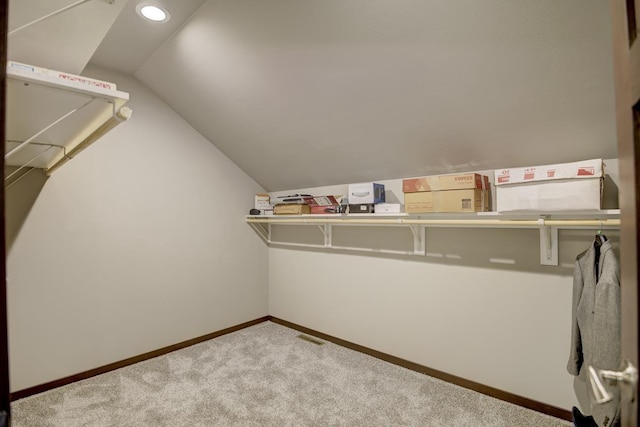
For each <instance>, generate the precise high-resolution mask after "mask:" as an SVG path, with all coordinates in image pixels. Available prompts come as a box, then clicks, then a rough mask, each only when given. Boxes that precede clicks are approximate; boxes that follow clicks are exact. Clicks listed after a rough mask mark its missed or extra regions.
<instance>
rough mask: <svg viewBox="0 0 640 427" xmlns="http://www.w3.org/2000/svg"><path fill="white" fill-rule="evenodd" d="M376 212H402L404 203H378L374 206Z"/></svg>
mask: <svg viewBox="0 0 640 427" xmlns="http://www.w3.org/2000/svg"><path fill="white" fill-rule="evenodd" d="M373 212H374V213H401V212H402V205H401V204H400V203H378V204H377V205H374V206H373Z"/></svg>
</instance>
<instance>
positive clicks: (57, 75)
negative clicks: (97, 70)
mask: <svg viewBox="0 0 640 427" xmlns="http://www.w3.org/2000/svg"><path fill="white" fill-rule="evenodd" d="M128 100H129V94H128V93H126V92H121V91H119V90H117V89H116V85H115V84H113V83H109V82H105V81H100V80H95V79H91V78H88V77H83V76H77V75H73V74H69V73H65V72H61V71H55V70H49V69H46V68H40V67H36V66H33V65H27V64H21V63H18V62H12V61H9V62H8V63H7V120H6V123H7V141H6V151H5V165H6V166H14V167H17V168H18V170H20V169H22V168H25V167H28V168H40V169H44V171H45V173H46V174H47V175H50V174H51V173H52V172H53V171H54V170H56V169H57V168H58V167H60V166H62V165H63V164H64V163H65V162H66V161H68V160H69V159H71V158H73V157H74V156H75V155H76V154H78V153H79V152H80V151H81V150H83V149H85V148H86V147H88V146H89V145H90V144H92V143H93V142H95V141H96V140H97V139H99V138H100V137H101V136H102V135H104V134H105V133H107V132H108V131H110V130H111V129H113V128H114V127H115V126H117V125H118V124H119V123H121V122H123V121H126V120H128V119H129V118H130V117H131V110H130V109H129V108H128V107H125V106H124V104H126V103H127V101H128ZM18 170H17V171H18ZM17 171H15V172H17ZM12 175H13V174H12ZM10 177H11V175H10V176H5V182H7V181H8V180H9V179H10Z"/></svg>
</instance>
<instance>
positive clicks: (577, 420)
mask: <svg viewBox="0 0 640 427" xmlns="http://www.w3.org/2000/svg"><path fill="white" fill-rule="evenodd" d="M571 414H572V415H573V425H574V426H575V427H598V424H596V422H595V420H594V419H593V417H592V416H591V415H583V414H582V412H580V410H579V409H578V408H576V407H575V406H574V407H573V408H572V410H571Z"/></svg>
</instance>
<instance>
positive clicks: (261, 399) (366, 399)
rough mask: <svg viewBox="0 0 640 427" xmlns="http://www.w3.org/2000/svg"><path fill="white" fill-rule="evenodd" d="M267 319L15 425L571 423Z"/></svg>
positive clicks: (27, 408)
mask: <svg viewBox="0 0 640 427" xmlns="http://www.w3.org/2000/svg"><path fill="white" fill-rule="evenodd" d="M298 335H300V333H299V332H297V331H295V330H292V329H289V328H286V327H284V326H281V325H278V324H275V323H272V322H265V323H261V324H259V325H255V326H252V327H250V328H247V329H243V330H241V331H238V332H234V333H232V334H228V335H225V336H222V337H218V338H215V339H213V340H210V341H207V342H204V343H201V344H197V345H194V346H192V347H189V348H186V349H183V350H179V351H176V352H173V353H170V354H167V355H165V356H161V357H158V358H155V359H151V360H148V361H145V362H141V363H138V364H136V365H132V366H129V367H126V368H123V369H120V370H117V371H114V372H110V373H107V374H104V375H100V376H97V377H94V378H90V379H88V380H84V381H81V382H78V383H74V384H71V385H68V386H65V387H61V388H58V389H55V390H51V391H49V392H46V393H42V394H39V395H35V396H31V397H28V398H25V399H21V400H18V401H15V402H13V404H12V411H13V426H14V427H58V426H59V427H75V426H78V427H79V426H86V427H94V426H95V427H107V426H109V427H129V426H132V427H133V426H141V427H142V426H149V427H164V426H166V427H169V426H171V427H198V426H202V427H204V426H206V427H210V426H225V427H226V426H243V427H245V426H247V427H249V426H256V427H258V426H259V427H269V426H274V427H275V426H278V427H282V426H296V427H299V426H300V427H301V426H349V427H352V426H353V427H359V426H362V427H375V426H385V427H386V426H420V427H430V426H434V427H436V426H437V427H441V426H451V427H466V426H469V427H471V426H473V427H483V426H487V427H489V426H490V427H519V426H522V427H561V426H571V425H572V424H571V423H569V422H566V421H563V420H559V419H557V418H553V417H549V416H546V415H543V414H540V413H537V412H535V411H531V410H528V409H525V408H521V407H519V406H516V405H512V404H509V403H506V402H503V401H500V400H496V399H493V398H490V397H487V396H484V395H482V394H479V393H476V392H473V391H470V390H467V389H464V388H460V387H457V386H454V385H451V384H448V383H446V382H443V381H440V380H437V379H434V378H431V377H428V376H425V375H422V374H419V373H416V372H413V371H410V370H407V369H405V368H402V367H398V366H395V365H392V364H389V363H386V362H383V361H380V360H378V359H375V358H373V357H370V356H367V355H364V354H361V353H358V352H354V351H351V350H348V349H346V348H343V347H340V346H338V345H335V344H332V343H330V342H324V341H323V343H324V344H323V345H318V344H316V343H313V342H310V341H308V340H304V339H300V338H299V337H298Z"/></svg>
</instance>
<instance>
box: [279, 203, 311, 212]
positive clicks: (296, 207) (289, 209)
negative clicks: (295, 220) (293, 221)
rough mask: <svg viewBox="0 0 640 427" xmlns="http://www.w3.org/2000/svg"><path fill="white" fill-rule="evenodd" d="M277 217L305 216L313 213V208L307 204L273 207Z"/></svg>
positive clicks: (287, 204)
mask: <svg viewBox="0 0 640 427" xmlns="http://www.w3.org/2000/svg"><path fill="white" fill-rule="evenodd" d="M273 213H274V214H275V215H303V214H308V213H311V208H310V207H309V205H307V204H301V203H285V204H279V205H275V206H274V207H273Z"/></svg>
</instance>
